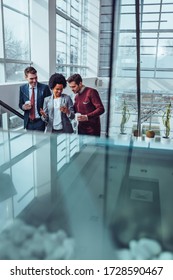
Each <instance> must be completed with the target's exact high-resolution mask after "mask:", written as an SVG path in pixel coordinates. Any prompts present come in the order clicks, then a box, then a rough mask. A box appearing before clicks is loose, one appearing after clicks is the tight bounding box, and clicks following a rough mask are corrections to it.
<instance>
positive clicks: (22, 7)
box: [3, 0, 28, 14]
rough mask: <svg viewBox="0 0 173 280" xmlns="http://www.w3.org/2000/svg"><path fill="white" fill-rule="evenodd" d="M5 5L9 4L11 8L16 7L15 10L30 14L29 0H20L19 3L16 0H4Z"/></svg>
mask: <svg viewBox="0 0 173 280" xmlns="http://www.w3.org/2000/svg"><path fill="white" fill-rule="evenodd" d="M3 4H4V5H8V6H9V7H11V8H14V9H15V10H18V11H20V12H22V13H25V14H28V0H25V1H23V0H18V1H17V5H16V3H15V1H11V0H3Z"/></svg>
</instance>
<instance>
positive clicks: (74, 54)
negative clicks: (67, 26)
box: [70, 24, 80, 64]
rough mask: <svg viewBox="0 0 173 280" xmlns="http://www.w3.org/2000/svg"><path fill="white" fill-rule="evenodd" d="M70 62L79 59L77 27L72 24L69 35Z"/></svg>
mask: <svg viewBox="0 0 173 280" xmlns="http://www.w3.org/2000/svg"><path fill="white" fill-rule="evenodd" d="M70 40H71V42H70V63H71V64H78V61H79V53H80V52H79V44H80V37H79V29H78V27H76V26H75V25H74V24H71V37H70Z"/></svg>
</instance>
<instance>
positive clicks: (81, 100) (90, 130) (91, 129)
mask: <svg viewBox="0 0 173 280" xmlns="http://www.w3.org/2000/svg"><path fill="white" fill-rule="evenodd" d="M74 108H75V112H76V113H81V114H82V115H87V116H88V121H86V122H79V126H78V133H79V134H88V135H95V136H100V130H101V126H100V115H101V114H103V113H104V111H105V109H104V106H103V103H102V101H101V99H100V96H99V94H98V92H97V90H95V89H93V88H89V87H85V88H84V90H83V91H82V92H81V93H78V94H77V95H76V96H75V100H74Z"/></svg>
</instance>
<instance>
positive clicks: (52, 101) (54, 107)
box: [40, 73, 75, 133]
mask: <svg viewBox="0 0 173 280" xmlns="http://www.w3.org/2000/svg"><path fill="white" fill-rule="evenodd" d="M66 86H67V82H66V79H65V77H64V76H63V75H62V74H59V73H55V74H53V75H52V76H51V77H50V79H49V87H50V89H51V91H52V95H51V96H48V97H46V98H45V99H44V104H43V109H40V113H41V115H42V120H43V121H45V122H46V124H47V125H46V128H45V132H52V133H73V127H72V124H71V120H72V119H74V117H75V114H74V108H73V102H72V99H71V97H70V96H69V95H67V94H64V93H63V89H64V88H65V87H66Z"/></svg>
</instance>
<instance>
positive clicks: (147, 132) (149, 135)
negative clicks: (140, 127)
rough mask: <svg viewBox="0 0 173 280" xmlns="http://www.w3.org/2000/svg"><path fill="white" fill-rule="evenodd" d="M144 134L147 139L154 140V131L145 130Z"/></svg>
mask: <svg viewBox="0 0 173 280" xmlns="http://www.w3.org/2000/svg"><path fill="white" fill-rule="evenodd" d="M145 134H146V137H148V138H154V137H155V132H154V130H147V131H146V133H145Z"/></svg>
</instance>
